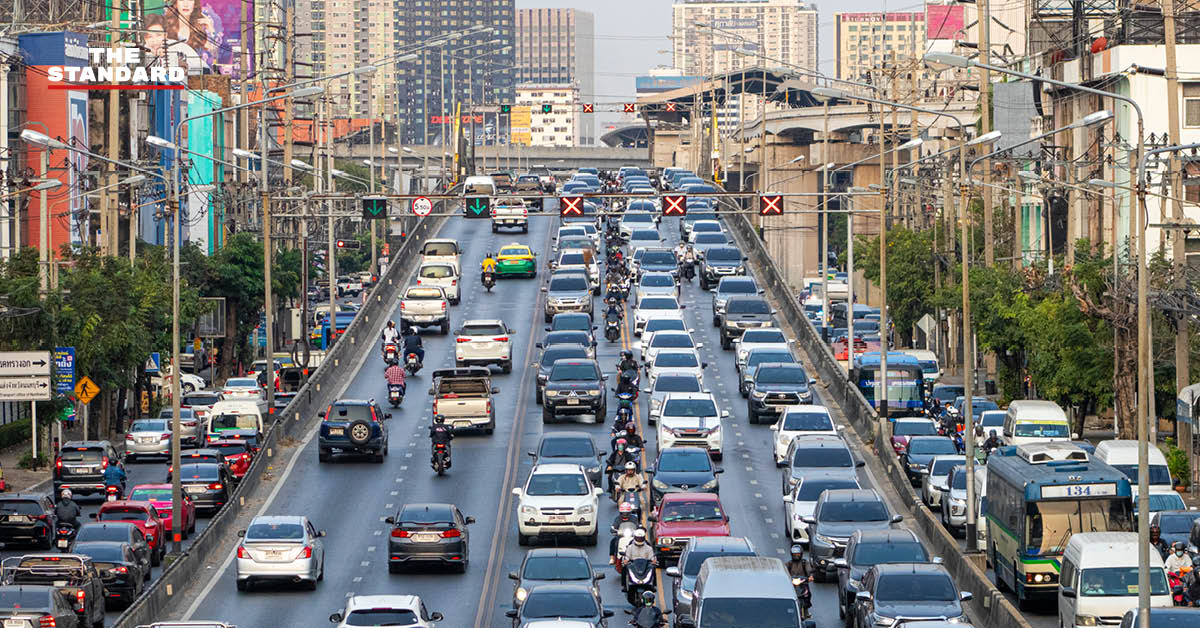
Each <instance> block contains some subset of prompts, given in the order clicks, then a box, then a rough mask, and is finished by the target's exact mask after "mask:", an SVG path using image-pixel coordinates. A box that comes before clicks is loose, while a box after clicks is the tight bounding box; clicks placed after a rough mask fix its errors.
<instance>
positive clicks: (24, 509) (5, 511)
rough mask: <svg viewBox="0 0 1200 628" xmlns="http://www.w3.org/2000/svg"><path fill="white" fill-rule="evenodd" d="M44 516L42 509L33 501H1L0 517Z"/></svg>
mask: <svg viewBox="0 0 1200 628" xmlns="http://www.w3.org/2000/svg"><path fill="white" fill-rule="evenodd" d="M41 514H44V513H43V512H42V507H41V506H40V505H39V504H38V503H37V502H35V501H33V500H32V499H28V500H26V499H6V500H3V501H0V515H26V516H38V515H41Z"/></svg>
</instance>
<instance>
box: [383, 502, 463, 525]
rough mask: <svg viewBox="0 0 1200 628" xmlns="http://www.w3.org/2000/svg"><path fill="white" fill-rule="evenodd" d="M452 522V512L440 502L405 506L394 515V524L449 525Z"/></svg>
mask: <svg viewBox="0 0 1200 628" xmlns="http://www.w3.org/2000/svg"><path fill="white" fill-rule="evenodd" d="M453 522H454V513H453V512H451V511H450V508H449V507H447V506H444V505H440V504H428V505H413V506H405V507H404V508H403V509H402V510H401V511H400V513H399V514H397V515H396V525H401V526H430V525H435V524H442V525H451V524H452V523H453Z"/></svg>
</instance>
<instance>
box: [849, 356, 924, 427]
mask: <svg viewBox="0 0 1200 628" xmlns="http://www.w3.org/2000/svg"><path fill="white" fill-rule="evenodd" d="M879 357H880V355H879V352H878V351H870V352H867V353H863V354H861V355H859V356H856V357H855V358H854V364H853V366H852V368H851V369H850V379H851V380H853V381H854V384H855V385H856V386H858V390H859V391H860V392H862V394H863V397H866V399H867V402H868V403H870V404H871V407H872V408H875V411H876V412H878V411H879V407H878V404H877V403H876V402H875V386H876V380H878V379H879ZM887 369H888V370H887V404H888V405H887V412H888V419H889V420H891V419H894V418H897V417H906V416H924V415H925V375H924V373H923V372H922V370H921V363H920V362H919V361H918V360H917V359H916V358H914V357H912V356H911V355H908V354H907V353H900V352H899V351H888V353H887Z"/></svg>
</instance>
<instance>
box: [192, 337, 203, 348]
mask: <svg viewBox="0 0 1200 628" xmlns="http://www.w3.org/2000/svg"><path fill="white" fill-rule="evenodd" d="M192 350H193V351H202V350H204V340H202V339H200V338H197V339H195V340H193V341H192Z"/></svg>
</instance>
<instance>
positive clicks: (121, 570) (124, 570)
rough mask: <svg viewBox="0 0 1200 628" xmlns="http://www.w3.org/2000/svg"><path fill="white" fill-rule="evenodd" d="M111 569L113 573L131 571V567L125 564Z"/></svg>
mask: <svg viewBox="0 0 1200 628" xmlns="http://www.w3.org/2000/svg"><path fill="white" fill-rule="evenodd" d="M109 571H111V572H112V573H129V568H128V567H125V566H121V567H114V568H113V569H110V570H109Z"/></svg>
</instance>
